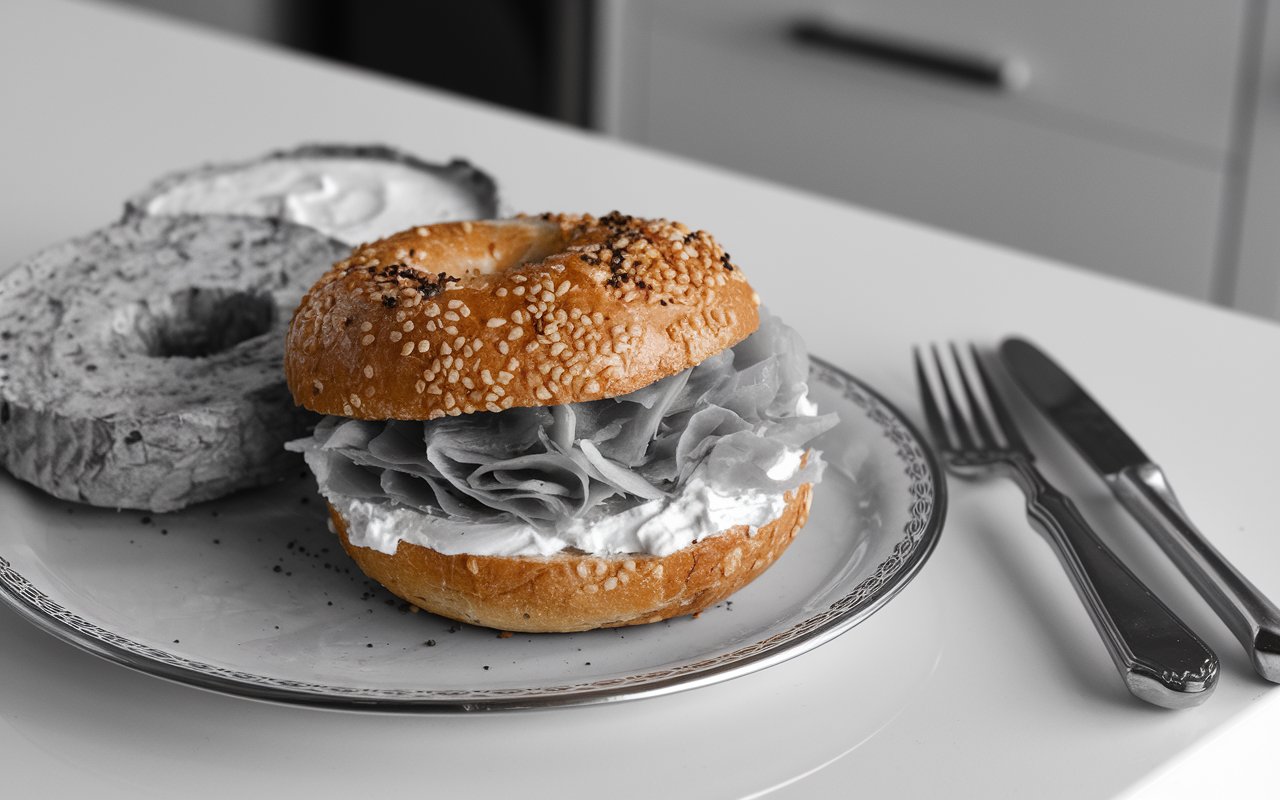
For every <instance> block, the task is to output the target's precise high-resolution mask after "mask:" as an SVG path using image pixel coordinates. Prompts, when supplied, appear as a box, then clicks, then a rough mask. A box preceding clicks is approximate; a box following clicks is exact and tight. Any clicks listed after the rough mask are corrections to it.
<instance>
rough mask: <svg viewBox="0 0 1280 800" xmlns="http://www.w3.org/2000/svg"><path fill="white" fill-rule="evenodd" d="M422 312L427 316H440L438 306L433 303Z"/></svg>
mask: <svg viewBox="0 0 1280 800" xmlns="http://www.w3.org/2000/svg"><path fill="white" fill-rule="evenodd" d="M423 313H424V314H426V315H427V316H428V317H438V316H440V306H438V305H436V304H435V303H432V304H431V305H429V306H427V307H426V309H425V310H424V311H423Z"/></svg>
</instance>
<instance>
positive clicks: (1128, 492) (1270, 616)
mask: <svg viewBox="0 0 1280 800" xmlns="http://www.w3.org/2000/svg"><path fill="white" fill-rule="evenodd" d="M1000 357H1001V360H1002V361H1003V362H1004V364H1005V367H1006V368H1007V369H1008V371H1009V374H1010V375H1012V376H1013V378H1014V380H1015V381H1016V382H1017V384H1018V385H1019V386H1020V387H1021V388H1022V390H1023V392H1024V393H1025V394H1026V395H1027V397H1028V398H1029V399H1030V400H1031V402H1032V404H1033V405H1035V406H1036V407H1037V408H1038V409H1040V411H1041V412H1043V413H1044V415H1045V416H1046V417H1048V418H1049V420H1050V422H1052V423H1053V424H1054V426H1055V427H1056V428H1057V429H1058V431H1059V432H1061V433H1062V435H1063V436H1064V437H1065V438H1066V439H1067V441H1069V442H1071V444H1072V445H1073V446H1074V447H1075V449H1076V450H1077V451H1078V452H1079V453H1080V454H1081V455H1082V456H1083V457H1084V459H1085V461H1087V462H1089V465H1090V466H1092V467H1093V469H1094V470H1096V471H1097V472H1098V474H1100V475H1101V476H1102V478H1103V479H1104V480H1105V481H1106V482H1107V485H1108V486H1109V487H1110V488H1111V491H1112V493H1113V494H1114V495H1115V496H1116V498H1117V499H1118V500H1119V501H1120V504H1121V505H1123V506H1124V507H1125V508H1126V509H1127V510H1128V511H1129V513H1131V514H1132V515H1133V516H1134V517H1135V518H1136V519H1137V520H1138V522H1139V523H1140V524H1141V525H1142V527H1143V528H1145V529H1146V531H1147V532H1148V533H1149V534H1150V535H1151V536H1152V538H1154V539H1155V540H1156V543H1157V544H1159V545H1160V547H1161V549H1162V550H1164V552H1165V553H1166V554H1167V555H1168V556H1169V558H1170V560H1171V561H1173V563H1174V564H1175V565H1176V566H1177V567H1178V569H1179V570H1181V571H1182V573H1183V575H1185V576H1186V577H1187V579H1188V580H1189V581H1190V582H1191V584H1192V585H1193V586H1195V588H1196V590H1197V591H1198V592H1199V593H1200V595H1201V596H1202V597H1203V598H1204V599H1205V600H1206V601H1207V602H1208V603H1209V605H1210V606H1211V607H1212V608H1213V610H1214V611H1215V612H1216V613H1217V614H1218V616H1219V617H1220V618H1221V619H1222V621H1223V622H1224V623H1226V625H1227V627H1228V628H1229V629H1230V630H1231V632H1232V633H1233V634H1234V635H1235V636H1236V638H1237V639H1239V640H1240V643H1241V644H1242V645H1243V646H1244V648H1245V651H1246V652H1247V653H1248V655H1249V657H1250V659H1251V660H1252V662H1253V667H1254V670H1255V671H1257V673H1258V674H1259V675H1261V676H1262V677H1263V678H1266V679H1267V680H1269V681H1273V682H1276V683H1280V608H1277V607H1276V605H1275V604H1274V603H1272V602H1271V601H1270V600H1268V599H1267V597H1266V596H1265V595H1264V594H1263V593H1262V592H1261V591H1259V590H1258V588H1257V587H1256V586H1254V585H1253V584H1252V583H1251V582H1250V581H1249V580H1248V579H1247V578H1245V577H1244V575H1242V574H1241V573H1240V571H1239V570H1238V569H1236V568H1235V566H1234V565H1232V564H1231V562H1229V561H1228V560H1227V559H1226V558H1225V557H1224V556H1223V555H1222V554H1221V553H1220V552H1218V550H1217V549H1216V548H1214V546H1213V545H1212V544H1210V543H1209V541H1208V539H1206V538H1205V536H1204V534H1203V533H1201V532H1200V531H1199V529H1197V528H1196V526H1195V525H1194V524H1193V523H1192V522H1191V519H1190V518H1189V517H1188V516H1187V514H1186V512H1185V511H1184V510H1183V508H1182V505H1181V504H1180V503H1179V502H1178V499H1177V496H1176V495H1175V494H1174V493H1173V488H1172V487H1171V486H1170V485H1169V481H1168V479H1167V478H1166V477H1165V474H1164V472H1163V470H1161V469H1160V467H1159V466H1157V465H1156V464H1155V462H1154V461H1152V460H1151V458H1150V457H1148V456H1147V454H1146V453H1145V452H1143V450H1142V448H1141V447H1139V446H1138V445H1137V443H1136V442H1134V441H1133V439H1132V438H1131V437H1130V436H1129V434H1127V433H1125V431H1124V429H1123V428H1121V427H1120V425H1119V424H1118V423H1117V422H1116V421H1115V420H1114V419H1112V417H1111V415H1110V414H1108V413H1107V412H1106V410H1105V409H1103V407H1102V406H1101V405H1099V404H1098V402H1097V401H1096V400H1094V399H1093V397H1091V396H1090V395H1089V393H1088V392H1086V391H1085V390H1084V388H1083V387H1082V386H1081V385H1080V384H1079V383H1077V382H1076V380H1075V379H1074V378H1072V377H1071V375H1070V374H1068V373H1067V372H1066V371H1065V370H1064V369H1062V367H1060V366H1058V365H1057V364H1056V363H1055V362H1054V361H1053V359H1051V358H1049V356H1047V355H1045V353H1044V352H1042V351H1041V350H1040V349H1039V348H1037V347H1036V346H1035V345H1033V344H1032V343H1030V342H1028V341H1026V340H1025V339H1019V338H1016V337H1011V338H1008V339H1005V340H1004V342H1002V343H1001V345H1000Z"/></svg>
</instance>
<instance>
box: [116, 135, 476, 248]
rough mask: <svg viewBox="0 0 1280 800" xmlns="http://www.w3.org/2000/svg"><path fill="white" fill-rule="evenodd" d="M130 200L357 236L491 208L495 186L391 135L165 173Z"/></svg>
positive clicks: (154, 210)
mask: <svg viewBox="0 0 1280 800" xmlns="http://www.w3.org/2000/svg"><path fill="white" fill-rule="evenodd" d="M127 207H128V209H129V212H128V213H130V214H146V215H170V214H240V215H245V216H254V217H272V218H276V219H283V220H288V221H290V222H296V223H298V224H301V225H306V226H308V227H312V228H315V229H316V230H319V231H321V232H322V233H324V234H326V235H328V236H331V237H333V238H335V239H338V240H340V241H343V242H346V243H347V245H348V246H353V245H356V244H359V243H361V242H369V241H373V240H375V239H380V238H382V237H383V236H386V235H388V234H391V233H394V232H396V231H398V230H402V229H404V228H407V227H409V226H411V225H415V224H422V223H429V222H440V221H445V220H456V219H471V218H474V217H477V216H489V215H491V214H494V213H496V210H497V191H496V188H495V186H494V183H493V180H492V179H491V178H490V177H489V176H488V175H486V174H484V173H483V172H481V171H480V170H478V169H476V168H475V167H473V166H472V165H471V164H469V163H467V162H465V161H459V160H455V161H453V162H450V163H449V164H433V163H429V162H425V161H422V160H420V159H418V158H416V157H414V156H412V155H409V154H408V153H404V152H401V151H399V150H396V149H394V148H391V147H387V146H385V145H345V144H314V145H304V146H302V147H298V148H295V149H292V150H282V151H278V152H275V153H271V154H269V155H267V156H264V157H262V158H258V159H253V160H250V161H244V162H235V163H227V164H215V165H211V166H207V167H201V168H197V169H194V170H189V171H185V172H181V173H177V174H174V175H171V176H168V177H166V178H164V179H162V180H161V181H159V182H158V183H157V184H156V185H154V186H152V187H151V188H150V189H148V190H147V191H146V192H144V193H143V194H142V195H140V196H138V197H135V198H133V199H132V200H130V201H129V202H128V204H127Z"/></svg>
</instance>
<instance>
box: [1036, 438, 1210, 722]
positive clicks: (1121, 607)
mask: <svg viewBox="0 0 1280 800" xmlns="http://www.w3.org/2000/svg"><path fill="white" fill-rule="evenodd" d="M1015 467H1016V469H1015V471H1016V473H1017V477H1018V479H1019V483H1020V484H1022V488H1023V491H1024V492H1025V493H1026V496H1027V516H1028V517H1030V519H1031V520H1032V522H1034V523H1036V525H1037V527H1039V528H1040V529H1041V530H1042V532H1043V533H1044V534H1045V535H1046V536H1047V537H1048V539H1049V541H1050V542H1052V543H1053V544H1054V545H1055V546H1056V548H1055V549H1057V551H1058V555H1059V556H1060V557H1061V559H1062V561H1063V564H1064V565H1065V567H1066V570H1067V574H1068V575H1070V577H1071V582H1072V583H1073V584H1074V585H1075V588H1076V591H1077V592H1078V593H1079V594H1080V598H1081V600H1083V601H1084V605H1085V608H1087V609H1088V610H1089V616H1090V617H1092V619H1093V624H1094V626H1095V627H1097V629H1098V633H1100V634H1101V635H1102V639H1103V641H1104V642H1105V643H1106V645H1107V651H1108V652H1109V653H1110V654H1111V659H1112V661H1114V662H1115V665H1116V669H1118V670H1119V671H1120V676H1121V677H1122V678H1123V679H1124V682H1125V685H1126V686H1128V688H1129V691H1130V692H1131V693H1133V694H1134V695H1135V696H1137V697H1139V698H1140V699H1142V700H1146V701H1147V702H1149V703H1154V704H1155V705H1158V706H1163V707H1164V708H1189V707H1191V706H1194V705H1199V704H1200V703H1202V702H1204V701H1205V700H1206V699H1208V697H1209V695H1210V694H1211V693H1212V692H1213V689H1214V687H1215V686H1216V685H1217V682H1218V657H1217V656H1216V655H1214V653H1213V651H1212V650H1210V649H1209V648H1208V646H1207V645H1205V643H1204V642H1202V641H1200V638H1199V637H1197V636H1196V635H1195V634H1194V633H1193V632H1192V631H1191V629H1190V628H1188V627H1187V626H1186V625H1185V624H1183V622H1182V620H1180V619H1178V617H1177V616H1176V615H1175V614H1174V613H1173V612H1172V611H1170V610H1169V609H1168V607H1166V606H1165V604H1164V603H1162V602H1160V600H1159V598H1157V597H1156V596H1155V595H1154V594H1152V592H1151V590H1150V589H1148V588H1147V587H1146V586H1145V585H1144V584H1143V583H1142V581H1140V580H1138V578H1137V576H1135V575H1134V574H1133V573H1132V572H1130V571H1129V568H1128V567H1126V566H1125V565H1124V564H1122V563H1121V562H1120V559H1118V558H1117V557H1116V555H1115V554H1114V553H1112V552H1111V550H1110V549H1108V548H1107V546H1106V545H1105V544H1103V543H1102V540H1101V539H1099V538H1098V536H1097V534H1096V533H1094V532H1093V529H1092V528H1090V527H1089V523H1088V522H1086V521H1085V519H1084V517H1082V516H1081V515H1080V511H1079V510H1078V509H1077V508H1076V505H1075V503H1073V502H1071V499H1070V498H1068V497H1067V496H1066V495H1064V494H1062V493H1061V492H1059V491H1058V490H1057V489H1055V488H1054V487H1053V486H1051V485H1050V484H1049V482H1048V481H1046V480H1045V479H1044V477H1043V476H1042V475H1041V474H1040V471H1039V470H1037V469H1036V468H1035V467H1034V466H1032V465H1031V464H1029V463H1023V464H1017V465H1015Z"/></svg>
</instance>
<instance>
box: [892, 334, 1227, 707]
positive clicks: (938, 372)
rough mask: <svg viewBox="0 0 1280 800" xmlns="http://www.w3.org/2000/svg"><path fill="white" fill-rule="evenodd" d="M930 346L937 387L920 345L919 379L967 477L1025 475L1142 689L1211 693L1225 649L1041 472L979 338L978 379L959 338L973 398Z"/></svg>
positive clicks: (1075, 577)
mask: <svg viewBox="0 0 1280 800" xmlns="http://www.w3.org/2000/svg"><path fill="white" fill-rule="evenodd" d="M930 349H931V351H932V356H933V358H932V361H933V367H934V376H935V379H936V384H937V388H936V389H935V388H934V387H933V386H931V384H930V380H929V377H928V375H927V370H926V362H925V359H924V358H922V357H921V354H920V350H919V349H918V348H916V349H915V350H914V358H915V370H916V380H917V382H918V383H919V384H920V398H921V404H922V405H923V406H924V413H925V419H926V421H927V422H928V425H929V429H930V432H931V434H932V436H933V439H934V442H935V443H936V444H937V446H938V450H939V451H940V452H941V454H942V458H943V460H944V461H945V463H946V465H947V468H948V469H949V470H950V471H951V472H952V473H954V474H955V475H956V476H957V477H961V478H979V479H981V478H987V477H991V476H993V475H1002V476H1004V477H1007V478H1010V479H1012V480H1013V481H1014V482H1015V483H1017V484H1018V486H1019V488H1021V489H1022V491H1023V493H1024V494H1025V495H1026V497H1027V516H1028V517H1029V518H1030V520H1031V522H1032V523H1033V524H1034V525H1035V526H1036V527H1037V528H1039V529H1040V530H1041V532H1043V533H1044V534H1045V536H1046V538H1048V540H1049V541H1050V542H1051V543H1052V544H1053V545H1054V547H1055V549H1056V550H1057V552H1058V555H1059V557H1060V558H1061V559H1062V562H1063V565H1064V567H1065V568H1066V571H1067V574H1068V575H1069V576H1070V578H1071V582H1072V584H1073V585H1074V586H1075V588H1076V591H1077V592H1078V593H1079V595H1080V598H1081V600H1082V601H1083V602H1084V605H1085V608H1087V609H1088V611H1089V616H1090V617H1091V618H1092V619H1093V624H1094V626H1095V627H1097V629H1098V633H1099V634H1100V635H1101V636H1102V641H1103V642H1104V643H1105V644H1106V646H1107V651H1108V652H1109V653H1110V654H1111V660H1112V661H1113V662H1115V665H1116V669H1117V670H1118V671H1119V672H1120V677H1121V678H1122V679H1123V680H1124V682H1125V686H1126V687H1128V689H1129V691H1130V692H1131V693H1132V694H1133V695H1134V696H1135V697H1138V698H1140V699H1142V700H1145V701H1147V702H1148V703H1154V704H1155V705H1157V706H1162V707H1164V708H1190V707H1191V706H1195V705H1199V704H1200V703H1202V702H1204V701H1205V700H1206V699H1207V698H1208V697H1209V695H1210V694H1212V692H1213V689H1214V687H1215V686H1216V685H1217V682H1218V658H1217V656H1215V655H1214V653H1213V651H1212V650H1210V649H1209V648H1208V647H1207V646H1206V645H1205V643H1204V642H1202V641H1201V640H1200V638H1199V637H1197V636H1196V635H1195V634H1194V633H1192V632H1191V630H1190V629H1189V628H1188V627H1187V626H1186V625H1185V624H1183V622H1182V621H1181V620H1180V619H1178V617H1177V616H1175V615H1174V613H1173V612H1172V611H1170V610H1169V609H1168V608H1167V607H1166V606H1165V605H1164V603H1162V602H1160V600H1159V599H1158V598H1157V597H1156V596H1155V595H1154V594H1152V592H1151V590H1150V589H1148V588H1147V587H1146V586H1145V585H1143V583H1142V582H1141V581H1140V580H1138V578H1137V576H1135V575H1134V574H1133V573H1132V572H1131V571H1130V570H1129V568H1128V567H1126V566H1125V565H1124V564H1122V563H1121V562H1120V559H1119V558H1117V557H1116V555H1115V554H1114V553H1112V552H1111V550H1110V549H1108V548H1107V546H1106V545H1105V544H1103V543H1102V540H1101V539H1099V538H1098V536H1097V534H1096V533H1094V532H1093V529H1092V528H1090V527H1089V524H1088V523H1087V522H1085V519H1084V517H1082V516H1081V515H1080V512H1079V510H1078V509H1077V508H1076V505H1075V503H1073V502H1072V501H1071V499H1070V498H1069V497H1067V496H1066V495H1064V494H1063V493H1062V492H1060V491H1058V490H1057V489H1055V488H1054V487H1053V486H1052V485H1051V484H1050V483H1049V482H1048V481H1047V480H1045V478H1044V476H1043V475H1042V474H1040V470H1039V469H1037V468H1036V466H1035V458H1034V456H1032V454H1031V450H1030V449H1029V448H1028V447H1027V445H1026V442H1025V441H1024V440H1023V438H1022V435H1021V434H1020V433H1019V432H1018V429H1017V427H1016V425H1015V423H1014V421H1013V417H1012V416H1011V415H1010V413H1009V410H1008V407H1007V406H1006V405H1005V404H1004V401H1003V400H1002V399H1001V397H1000V394H999V392H998V391H997V390H996V387H995V384H994V383H993V381H992V378H991V373H990V372H989V371H988V368H987V366H986V365H985V364H984V363H983V359H982V358H981V356H980V355H979V354H978V351H977V348H975V347H973V346H972V345H971V346H970V347H969V351H970V361H971V362H972V364H973V367H972V372H973V373H976V375H977V379H976V380H973V379H971V370H970V367H969V366H968V365H966V363H965V360H964V359H962V358H961V355H960V351H959V349H957V348H956V346H955V345H954V344H952V345H951V346H950V350H951V360H952V362H953V369H954V373H955V375H956V376H957V377H958V384H959V386H960V389H961V391H962V392H963V401H964V402H963V407H962V403H961V399H960V397H959V396H958V395H957V392H955V391H953V389H952V381H951V380H950V379H949V378H948V377H947V370H946V368H945V366H944V364H943V358H942V355H941V354H940V353H939V350H938V347H937V346H936V345H935V346H933V347H931V348H930ZM984 398H985V402H984Z"/></svg>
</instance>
